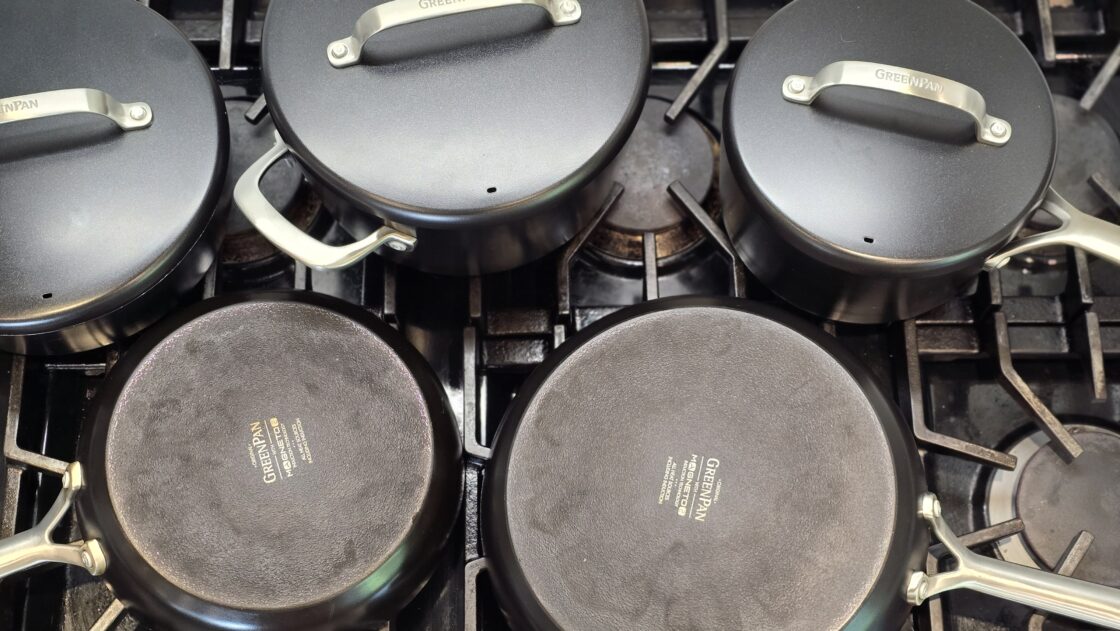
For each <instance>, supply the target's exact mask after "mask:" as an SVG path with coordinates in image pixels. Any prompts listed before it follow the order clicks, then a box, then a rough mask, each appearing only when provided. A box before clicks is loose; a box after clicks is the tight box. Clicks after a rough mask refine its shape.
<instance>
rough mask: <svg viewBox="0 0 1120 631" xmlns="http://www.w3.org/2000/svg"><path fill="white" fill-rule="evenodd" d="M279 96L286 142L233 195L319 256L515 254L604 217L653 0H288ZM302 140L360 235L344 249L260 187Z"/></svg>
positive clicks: (277, 47)
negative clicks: (289, 218)
mask: <svg viewBox="0 0 1120 631" xmlns="http://www.w3.org/2000/svg"><path fill="white" fill-rule="evenodd" d="M261 62H262V66H263V73H264V74H263V82H264V84H263V85H264V93H265V96H266V98H267V101H268V106H269V110H270V111H271V113H272V117H273V119H274V120H275V122H276V127H277V129H278V131H279V137H280V138H282V140H279V139H278V142H277V144H276V147H275V148H274V149H273V150H272V151H269V152H268V153H266V154H265V155H264V156H263V157H262V158H261V159H260V161H259V162H258V163H257V165H256V166H255V167H254V168H251V169H249V170H248V171H247V172H246V173H245V175H244V176H243V177H242V178H241V180H240V182H239V184H238V186H237V188H236V189H235V193H234V197H235V200H236V202H237V205H238V206H239V207H240V208H241V210H242V212H244V213H245V215H246V216H247V217H248V219H249V220H250V221H251V222H252V223H253V224H254V225H255V226H256V227H257V229H258V230H260V231H261V233H262V234H264V235H265V236H266V237H267V238H268V239H269V240H270V241H272V242H273V243H274V244H275V245H276V246H277V247H279V248H280V249H282V250H284V251H285V252H287V253H288V254H290V255H292V256H293V257H295V258H296V259H299V260H301V261H303V262H304V263H306V264H307V265H309V266H311V267H317V268H336V267H345V266H347V265H351V264H353V263H354V262H356V261H358V260H360V259H362V258H363V257H365V256H366V255H368V254H369V253H371V252H373V251H375V250H377V251H379V252H380V253H381V254H383V255H385V256H387V257H389V258H392V259H394V260H397V261H399V262H401V263H404V264H407V265H411V266H414V267H418V268H421V269H424V270H426V271H429V272H436V273H440V274H457V275H462V274H478V273H484V272H494V271H500V270H504V269H509V268H512V267H516V266H518V265H520V264H522V263H525V262H528V261H530V260H532V259H534V258H537V257H540V256H542V255H544V254H546V253H547V252H550V251H552V250H554V249H556V248H557V247H559V246H560V245H562V244H563V243H564V242H566V241H567V240H568V239H570V238H571V237H572V236H574V235H575V234H576V232H578V230H579V229H580V228H581V227H582V226H583V225H585V224H586V222H587V221H589V220H590V218H591V217H592V215H593V214H594V212H595V210H596V209H598V208H599V206H600V205H601V203H602V202H603V200H604V199H605V198H606V195H607V193H608V191H609V188H610V186H611V184H612V182H610V181H608V179H609V178H605V177H598V176H599V175H600V173H601V172H602V171H603V169H604V168H605V167H606V165H607V164H608V163H609V162H610V161H611V159H612V158H613V157H614V156H615V154H617V153H618V151H619V150H620V149H621V148H622V145H623V144H624V143H625V142H626V139H627V138H628V137H629V135H630V131H631V130H632V129H633V128H634V125H635V123H636V122H637V119H638V115H639V114H640V112H641V109H642V104H643V102H644V98H645V93H646V86H647V83H648V77H649V65H650V61H649V33H648V27H647V24H646V15H645V8H644V4H643V2H642V1H641V0H457V1H455V2H445V1H436V0H419V1H417V0H392V1H385V0H330V1H324V2H306V1H305V0H275V1H273V2H272V3H271V4H270V5H269V9H268V17H267V19H266V21H265V27H264V35H263V50H262V58H261ZM289 152H290V153H293V154H294V155H295V156H296V157H297V158H298V159H299V161H300V163H301V164H302V165H303V167H304V171H305V172H306V174H307V175H308V176H309V178H310V179H311V180H312V181H313V182H314V183H315V184H316V185H317V188H318V189H319V192H320V193H321V194H322V197H323V198H324V202H325V204H326V205H327V207H328V208H329V209H330V210H331V211H332V212H333V213H334V215H335V216H336V217H337V218H338V219H339V221H340V222H341V223H342V225H343V226H344V227H345V228H346V229H347V230H348V231H349V232H350V233H351V234H352V235H353V236H354V237H356V238H358V239H359V240H358V241H357V242H356V243H353V244H350V245H348V246H337V247H334V246H327V245H324V244H322V243H320V242H319V241H316V240H314V239H311V238H309V237H307V236H306V235H304V234H303V233H301V232H300V231H299V230H296V229H294V228H293V227H292V226H291V225H289V224H288V223H287V222H286V221H285V220H283V219H282V218H281V217H280V216H279V214H278V213H277V212H276V211H275V210H274V209H273V208H272V207H271V205H269V204H268V203H267V201H266V200H264V198H263V197H262V196H261V195H260V193H259V191H258V190H257V182H258V181H259V179H260V176H261V174H263V173H264V171H265V170H266V169H267V168H268V166H269V165H270V164H272V163H273V162H275V161H277V160H279V159H280V158H281V157H283V156H284V155H285V154H287V153H289Z"/></svg>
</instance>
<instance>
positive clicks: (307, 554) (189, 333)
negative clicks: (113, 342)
mask: <svg viewBox="0 0 1120 631" xmlns="http://www.w3.org/2000/svg"><path fill="white" fill-rule="evenodd" d="M256 296H261V298H256ZM235 300H240V302H236V301H235ZM336 302H339V301H333V300H332V299H328V298H322V297H317V296H312V295H308V296H306V297H302V296H295V295H292V294H290V293H264V294H256V295H252V296H250V295H246V296H245V297H239V296H235V297H223V298H222V299H218V300H217V301H210V302H209V303H202V304H201V305H199V307H200V308H201V307H206V308H208V309H210V311H204V312H202V313H201V314H197V313H195V314H193V315H194V316H195V317H193V319H190V320H185V321H184V322H183V323H182V324H181V325H180V326H178V327H177V328H175V329H174V330H173V331H171V332H170V334H168V335H166V337H164V338H163V339H162V340H160V341H158V342H157V343H155V344H154V346H152V347H151V349H150V350H148V351H147V352H146V353H142V358H141V359H139V361H134V363H132V364H129V365H125V366H124V368H123V369H122V368H121V366H118V367H117V369H116V370H123V371H124V376H123V377H121V378H118V381H117V382H114V385H113V386H112V387H111V388H109V390H111V391H113V394H110V395H105V396H114V397H115V399H113V400H115V401H116V403H115V406H114V407H112V411H111V414H112V417H111V420H109V422H108V423H105V424H104V425H107V427H108V429H107V437H106V439H105V441H106V446H105V451H104V458H105V463H106V464H105V468H106V472H105V478H106V487H107V495H108V500H110V501H111V504H109V502H105V504H109V505H111V506H112V511H113V515H114V516H115V518H114V519H113V521H112V523H113V524H116V525H114V526H112V528H113V533H115V534H112V536H111V537H109V538H107V539H106V540H107V541H109V542H110V547H111V549H112V550H114V553H115V554H116V555H117V556H116V559H117V562H118V565H120V568H118V571H125V570H124V569H123V568H124V567H125V565H129V564H123V563H121V561H122V559H123V557H121V556H120V554H119V553H117V552H116V551H117V550H126V551H130V552H128V554H129V555H132V554H135V555H136V558H137V559H142V561H140V562H141V563H142V564H144V565H146V566H147V567H150V568H151V569H152V570H154V572H153V574H154V576H155V577H157V578H158V579H159V580H160V581H166V582H167V583H170V584H171V585H172V586H173V587H174V588H175V589H177V590H178V591H179V592H182V593H185V594H188V595H190V597H192V598H195V599H198V601H201V602H203V603H207V605H206V606H207V607H209V608H211V610H213V608H215V607H217V608H221V610H224V611H227V612H229V611H238V612H271V613H272V614H276V615H279V614H284V613H285V612H301V611H304V612H305V611H307V610H308V609H309V608H313V607H316V606H319V605H320V604H322V603H334V607H333V608H332V613H330V614H329V615H332V616H335V617H337V618H338V619H342V617H343V616H345V615H349V614H350V613H351V612H350V611H349V610H347V608H367V607H372V606H374V605H375V604H376V603H375V602H374V601H375V600H377V601H378V602H380V601H381V600H382V599H385V598H387V597H388V596H387V594H389V593H396V596H395V598H398V599H399V598H400V597H401V596H400V594H399V592H400V590H402V589H416V588H417V587H416V580H417V577H420V576H426V575H424V574H423V572H424V571H425V569H424V568H423V567H422V566H423V565H424V564H425V563H429V561H428V560H426V559H427V557H428V556H429V555H436V554H438V550H439V548H440V546H441V545H442V543H443V542H444V541H445V540H446V532H449V531H450V527H451V524H452V523H453V522H454V516H455V513H456V511H457V509H458V501H457V500H458V493H459V492H461V488H462V482H461V477H460V476H461V472H460V471H459V469H458V466H457V458H458V454H459V448H458V439H457V433H456V432H455V429H454V422H453V421H452V420H451V419H450V416H449V415H448V414H447V412H446V409H445V408H444V402H443V399H442V392H441V390H440V389H439V386H438V384H437V383H436V382H435V379H434V376H432V375H430V371H428V369H426V368H425V367H423V359H422V358H421V357H420V356H419V354H417V353H416V352H415V351H414V350H413V349H411V347H410V346H409V345H408V343H407V342H406V341H404V339H403V338H399V337H398V335H397V334H396V332H395V331H393V330H392V329H391V328H390V327H388V326H387V325H384V324H383V323H380V322H379V321H376V322H375V321H374V320H375V319H373V318H371V317H369V316H368V314H365V313H364V312H362V311H361V310H360V309H358V308H357V307H350V306H348V305H345V304H335V303H336ZM208 304H209V305H211V306H207V305H208ZM215 304H216V305H218V306H217V307H216V308H215V307H214V306H212V305H215ZM134 350H135V349H134ZM99 492H100V491H99V490H97V489H95V493H99ZM99 499H104V498H99ZM91 501H97V500H91ZM91 510H93V509H91ZM101 521H104V520H101ZM99 527H101V528H105V526H103V525H99ZM117 528H119V531H117V530H116V529H117ZM441 529H446V532H445V533H444V534H443V536H442V537H441V534H440V531H441ZM131 551H134V552H131ZM421 559H424V560H423V561H421V562H418V560H421ZM418 565H419V566H421V567H417V566H418ZM131 567H135V565H131ZM429 567H430V566H429ZM128 571H130V572H131V571H133V570H128ZM402 573H404V574H402ZM140 575H141V576H142V575H143V574H142V573H141V574H140ZM110 580H111V582H113V584H114V587H115V588H116V589H118V590H120V589H122V588H121V587H119V586H118V584H117V578H113V577H111V578H110ZM145 582H148V583H153V584H154V583H156V582H157V581H156V580H155V579H154V578H151V577H149V578H148V579H146V580H145ZM406 583H408V585H405V584H406ZM129 589H133V590H138V589H141V588H137V587H135V586H133V587H130V588H129ZM143 589H153V588H143ZM406 597H407V596H406ZM339 598H341V600H333V599H339ZM176 602H180V603H181V599H177V600H176ZM180 609H192V610H194V613H193V614H192V615H201V614H199V613H198V612H199V611H201V607H200V606H197V605H196V606H191V607H180ZM180 615H181V614H180ZM208 615H214V616H219V615H226V614H208ZM229 615H233V614H232V613H231V614H229ZM239 615H241V614H239ZM250 626H254V625H246V628H249V627H250ZM265 626H267V625H265ZM254 628H255V626H254Z"/></svg>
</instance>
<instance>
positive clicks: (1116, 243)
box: [984, 189, 1120, 270]
mask: <svg viewBox="0 0 1120 631" xmlns="http://www.w3.org/2000/svg"><path fill="white" fill-rule="evenodd" d="M1039 208H1040V209H1042V210H1045V211H1046V212H1048V213H1050V214H1051V215H1053V216H1054V218H1055V219H1057V220H1058V222H1059V225H1058V227H1057V228H1055V229H1053V230H1049V231H1047V232H1042V233H1039V234H1035V235H1031V236H1029V237H1024V238H1022V239H1017V240H1015V241H1012V242H1011V243H1010V244H1008V245H1007V247H1005V248H1004V249H1002V250H1000V251H999V252H998V253H997V254H994V255H992V257H991V258H989V259H988V261H987V262H986V263H985V264H984V267H985V268H986V269H989V270H993V269H999V268H1001V267H1003V266H1004V265H1007V264H1008V262H1010V261H1011V257H1013V256H1018V255H1019V254H1024V253H1026V252H1030V251H1032V250H1037V249H1039V248H1044V247H1047V246H1052V245H1070V246H1073V247H1076V248H1081V249H1082V250H1085V251H1086V252H1089V253H1090V254H1094V255H1096V256H1099V257H1101V258H1103V259H1107V260H1109V261H1111V262H1112V263H1114V264H1116V265H1120V226H1118V225H1116V224H1114V223H1111V222H1108V221H1105V220H1103V219H1098V218H1097V217H1094V216H1092V215H1089V214H1086V213H1084V212H1081V211H1080V210H1078V209H1077V208H1075V207H1074V206H1073V204H1071V203H1069V202H1067V201H1066V200H1065V199H1064V198H1063V197H1062V196H1061V195H1059V194H1058V192H1057V191H1055V190H1054V189H1050V190H1049V191H1047V193H1046V197H1045V198H1044V199H1043V200H1042V204H1041V205H1040V206H1039Z"/></svg>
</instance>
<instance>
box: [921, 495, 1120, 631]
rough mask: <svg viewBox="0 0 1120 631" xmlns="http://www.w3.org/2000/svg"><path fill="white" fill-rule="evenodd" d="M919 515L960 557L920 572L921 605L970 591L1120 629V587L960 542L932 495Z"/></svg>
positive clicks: (924, 503)
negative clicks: (939, 570) (935, 570)
mask: <svg viewBox="0 0 1120 631" xmlns="http://www.w3.org/2000/svg"><path fill="white" fill-rule="evenodd" d="M918 514H919V515H921V517H922V519H924V520H925V521H926V523H927V524H929V528H930V530H931V531H932V532H933V534H934V536H935V537H937V539H938V540H939V541H941V543H942V544H944V546H945V548H946V549H947V550H948V551H949V553H950V554H952V555H953V556H954V557H955V558H956V559H957V569H955V570H952V571H950V572H945V573H943V574H935V575H933V576H928V575H927V574H925V573H924V572H915V573H914V574H913V575H912V576H911V578H910V584H909V585H907V587H906V599H907V601H909V602H910V604H911V605H915V606H917V605H920V604H922V602H924V601H925V600H926V599H927V598H931V597H933V596H936V595H937V594H941V593H944V592H947V591H950V590H954V589H970V590H973V591H977V592H981V593H984V594H989V595H992V596H996V597H998V598H1003V599H1006V600H1010V601H1013V602H1017V603H1020V604H1023V605H1027V606H1029V607H1034V608H1035V609H1041V610H1043V611H1048V612H1050V613H1055V614H1058V615H1060V616H1066V617H1068V618H1073V619H1075V620H1081V621H1084V622H1089V623H1092V624H1095V625H1100V626H1103V627H1108V628H1110V629H1120V589H1115V588H1112V587H1106V586H1104V585H1097V584H1095V583H1089V582H1087V581H1082V580H1078V579H1076V578H1070V577H1068V576H1061V575H1060V574H1053V573H1050V572H1043V571H1042V570H1036V569H1034V568H1029V567H1024V566H1022V565H1016V564H1014V563H1008V562H1006V561H999V560H997V559H992V558H989V557H985V556H981V555H979V554H976V553H975V552H972V551H971V550H969V549H968V548H966V547H964V545H963V544H961V542H960V540H959V539H957V537H956V535H954V534H953V531H952V529H951V528H949V524H948V522H946V521H945V518H944V517H943V516H942V514H941V503H940V502H939V501H937V497H935V496H934V495H933V494H931V493H926V494H925V495H923V496H922V497H921V499H920V501H919V507H918Z"/></svg>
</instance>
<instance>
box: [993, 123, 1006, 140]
mask: <svg viewBox="0 0 1120 631" xmlns="http://www.w3.org/2000/svg"><path fill="white" fill-rule="evenodd" d="M989 129H990V130H991V132H992V135H993V136H995V137H996V138H1003V137H1004V136H1006V135H1007V125H1005V124H1004V123H1003V122H1002V121H996V122H994V123H992V126H991V127H990V128H989Z"/></svg>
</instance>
